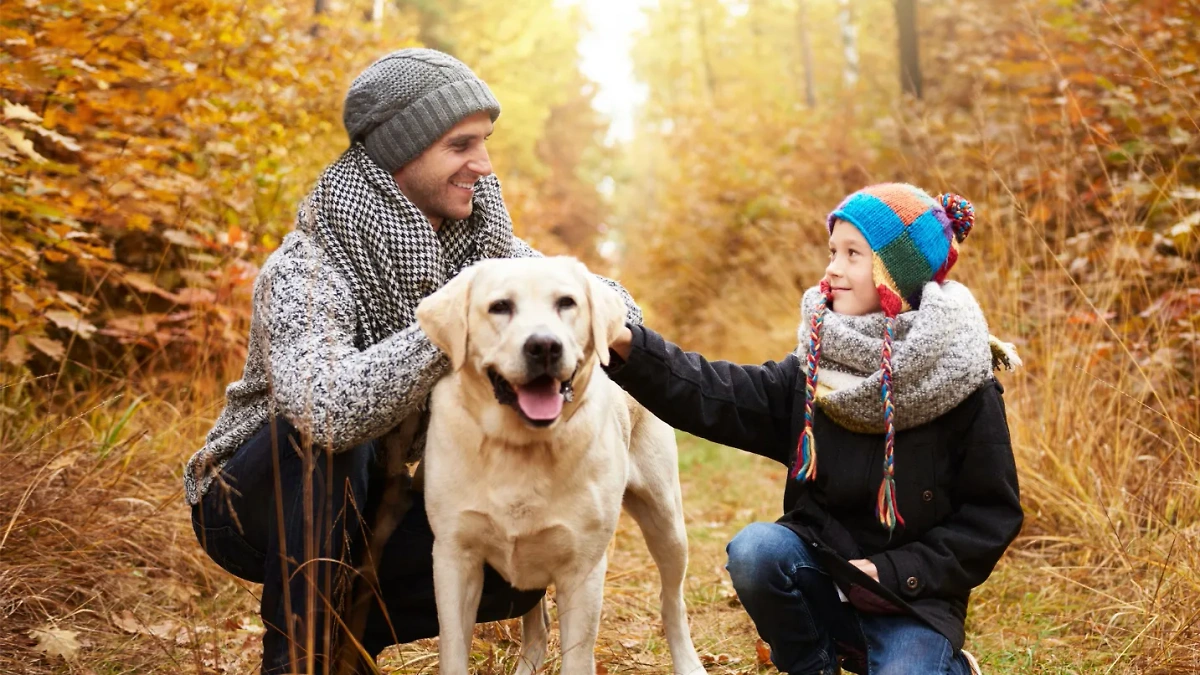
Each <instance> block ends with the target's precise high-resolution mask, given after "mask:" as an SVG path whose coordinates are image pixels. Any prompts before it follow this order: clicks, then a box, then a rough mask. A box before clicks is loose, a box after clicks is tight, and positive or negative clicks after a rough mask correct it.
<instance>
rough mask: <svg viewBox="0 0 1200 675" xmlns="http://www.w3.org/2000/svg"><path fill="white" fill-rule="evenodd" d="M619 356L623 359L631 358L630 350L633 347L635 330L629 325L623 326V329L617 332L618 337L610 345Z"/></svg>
mask: <svg viewBox="0 0 1200 675" xmlns="http://www.w3.org/2000/svg"><path fill="white" fill-rule="evenodd" d="M609 348H611V349H612V350H613V351H614V352H616V353H617V356H620V357H621V359H623V360H628V359H629V352H630V351H631V350H632V349H633V331H631V330H629V326H621V331H620V332H618V333H617V339H616V340H614V341H613V343H612V344H610V345H609Z"/></svg>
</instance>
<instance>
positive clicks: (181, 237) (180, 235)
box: [162, 230, 204, 248]
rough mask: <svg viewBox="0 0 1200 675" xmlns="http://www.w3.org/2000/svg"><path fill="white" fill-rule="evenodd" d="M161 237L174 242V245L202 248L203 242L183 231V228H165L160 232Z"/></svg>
mask: <svg viewBox="0 0 1200 675" xmlns="http://www.w3.org/2000/svg"><path fill="white" fill-rule="evenodd" d="M162 237H163V239H166V240H167V241H169V242H171V243H172V244H175V245H176V246H185V247H187V248H204V242H202V241H200V240H199V239H197V238H195V237H193V236H192V235H190V234H188V233H187V232H184V231H183V230H166V231H165V232H163V233H162Z"/></svg>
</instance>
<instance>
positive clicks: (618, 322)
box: [579, 263, 625, 366]
mask: <svg viewBox="0 0 1200 675" xmlns="http://www.w3.org/2000/svg"><path fill="white" fill-rule="evenodd" d="M579 269H580V272H581V273H582V274H583V275H584V277H585V278H586V280H587V289H588V305H589V306H590V308H591V311H592V315H591V322H592V347H593V348H594V349H595V350H596V356H598V357H600V365H602V366H607V365H608V346H609V345H611V344H612V343H613V341H614V340H616V339H617V333H619V332H620V331H621V326H624V325H625V301H624V300H622V299H621V294H620V293H618V292H616V291H615V290H613V289H612V287H610V286H609V285H608V284H606V283H604V282H603V281H600V279H598V278H597V277H596V275H595V274H592V273H591V272H589V271H588V269H587V266H585V265H584V264H583V263H579Z"/></svg>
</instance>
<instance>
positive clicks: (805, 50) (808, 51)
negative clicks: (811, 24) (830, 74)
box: [796, 0, 817, 108]
mask: <svg viewBox="0 0 1200 675" xmlns="http://www.w3.org/2000/svg"><path fill="white" fill-rule="evenodd" d="M806 9H807V7H806V2H805V0H797V2H796V30H797V31H799V33H800V58H801V59H802V60H803V65H804V102H805V103H806V104H807V105H808V107H809V108H815V107H817V90H816V82H815V75H814V73H813V55H812V43H811V42H809V40H808V16H807V12H806V11H805V10H806Z"/></svg>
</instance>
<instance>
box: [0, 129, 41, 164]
mask: <svg viewBox="0 0 1200 675" xmlns="http://www.w3.org/2000/svg"><path fill="white" fill-rule="evenodd" d="M0 135H2V136H3V137H4V139H5V140H7V141H8V144H9V145H11V146H12V147H13V149H14V150H16V151H18V152H20V153H21V154H23V155H25V156H26V157H28V158H30V159H32V160H34V161H35V162H44V161H46V158H45V157H42V156H41V155H39V154H38V152H37V150H34V149H33V142H32V141H30V140H29V139H28V138H25V134H23V133H21V132H20V131H18V130H16V129H9V128H8V127H0Z"/></svg>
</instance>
